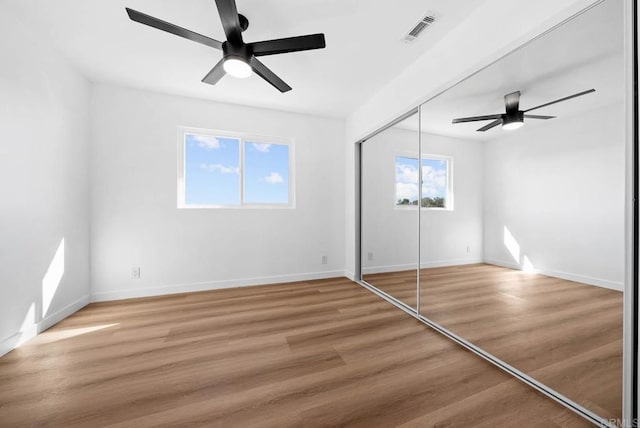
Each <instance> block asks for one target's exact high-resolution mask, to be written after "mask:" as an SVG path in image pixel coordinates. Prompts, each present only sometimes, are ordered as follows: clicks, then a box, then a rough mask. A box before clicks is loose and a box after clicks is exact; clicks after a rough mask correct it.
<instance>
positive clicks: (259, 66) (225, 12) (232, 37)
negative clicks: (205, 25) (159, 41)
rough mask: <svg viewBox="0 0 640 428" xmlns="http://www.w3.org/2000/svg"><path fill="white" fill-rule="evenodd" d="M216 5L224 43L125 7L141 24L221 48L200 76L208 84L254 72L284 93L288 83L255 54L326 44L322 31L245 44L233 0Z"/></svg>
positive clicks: (243, 22) (246, 23) (244, 26)
mask: <svg viewBox="0 0 640 428" xmlns="http://www.w3.org/2000/svg"><path fill="white" fill-rule="evenodd" d="M216 6H217V7H218V14H219V15H220V20H221V21H222V27H223V28H224V34H225V36H226V38H227V40H226V41H224V42H220V41H218V40H215V39H212V38H210V37H207V36H203V35H202V34H198V33H196V32H194V31H191V30H187V29H186V28H182V27H179V26H177V25H174V24H171V23H169V22H166V21H162V20H160V19H158V18H154V17H153V16H149V15H146V14H144V13H142V12H138V11H136V10H133V9H129V8H126V9H127V14H129V18H131V20H133V21H136V22H139V23H140V24H144V25H148V26H150V27H153V28H157V29H158V30H162V31H166V32H167V33H171V34H175V35H176V36H180V37H184V38H185V39H188V40H191V41H194V42H198V43H202V44H203V45H206V46H209V47H212V48H215V49H220V50H222V55H223V56H222V59H221V60H220V61H219V62H218V63H217V64H216V65H215V66H214V67H213V68H212V69H211V71H210V72H209V73H208V74H207V75H206V76H205V77H204V79H202V81H203V82H204V83H208V84H210V85H215V84H216V83H218V81H219V80H220V79H222V77H223V76H224V75H225V74H226V73H229V74H230V75H232V76H234V77H238V78H244V77H249V76H250V75H251V72H252V71H253V72H255V73H256V74H257V75H258V76H260V77H262V78H263V79H264V80H266V81H267V82H269V83H270V84H271V85H272V86H274V87H275V88H276V89H278V90H279V91H280V92H287V91H290V90H291V86H289V85H287V84H286V83H285V82H284V81H283V80H282V79H280V78H279V77H278V76H277V75H276V74H275V73H274V72H273V71H271V70H270V69H269V68H267V66H266V65H264V64H263V63H262V62H260V61H259V60H258V58H257V57H259V56H264V55H276V54H281V53H287V52H298V51H306V50H310V49H322V48H324V47H325V40H324V34H322V33H319V34H309V35H306V36H297V37H287V38H284V39H274V40H266V41H262V42H253V43H245V42H244V40H243V39H242V32H243V31H245V30H246V29H247V28H248V27H249V20H248V19H247V18H246V17H245V16H244V15H241V14H239V13H238V11H237V8H236V2H235V0H216Z"/></svg>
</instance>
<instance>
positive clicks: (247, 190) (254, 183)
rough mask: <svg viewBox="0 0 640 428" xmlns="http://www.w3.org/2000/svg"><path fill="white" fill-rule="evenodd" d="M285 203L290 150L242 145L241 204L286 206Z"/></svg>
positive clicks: (275, 145) (269, 146) (287, 196)
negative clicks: (242, 194) (243, 148)
mask: <svg viewBox="0 0 640 428" xmlns="http://www.w3.org/2000/svg"><path fill="white" fill-rule="evenodd" d="M288 199H289V146H285V145H282V144H262V143H252V142H247V143H245V151H244V202H245V203H247V204H286V203H288V202H289V200H288Z"/></svg>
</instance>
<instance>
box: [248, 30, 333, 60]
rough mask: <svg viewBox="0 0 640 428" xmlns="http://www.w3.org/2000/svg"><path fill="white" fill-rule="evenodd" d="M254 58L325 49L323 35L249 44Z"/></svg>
mask: <svg viewBox="0 0 640 428" xmlns="http://www.w3.org/2000/svg"><path fill="white" fill-rule="evenodd" d="M249 46H251V48H252V49H253V54H254V55H255V56H263V55H276V54H281V53H287V52H298V51H308V50H311V49H323V48H324V47H326V43H325V40H324V34H322V33H319V34H309V35H307V36H297V37H287V38H284V39H275V40H265V41H263V42H255V43H249Z"/></svg>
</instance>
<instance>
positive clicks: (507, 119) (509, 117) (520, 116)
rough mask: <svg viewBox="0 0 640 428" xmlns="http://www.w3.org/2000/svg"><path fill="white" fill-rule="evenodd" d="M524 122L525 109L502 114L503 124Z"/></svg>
mask: <svg viewBox="0 0 640 428" xmlns="http://www.w3.org/2000/svg"><path fill="white" fill-rule="evenodd" d="M517 122H520V123H522V122H524V112H523V111H520V110H518V111H512V112H509V113H506V114H503V115H502V125H508V124H510V123H517Z"/></svg>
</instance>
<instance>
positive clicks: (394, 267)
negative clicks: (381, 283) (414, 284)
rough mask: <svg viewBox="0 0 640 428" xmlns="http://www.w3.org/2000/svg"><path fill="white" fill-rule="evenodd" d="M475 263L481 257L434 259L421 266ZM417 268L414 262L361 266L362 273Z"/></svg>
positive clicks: (481, 261)
mask: <svg viewBox="0 0 640 428" xmlns="http://www.w3.org/2000/svg"><path fill="white" fill-rule="evenodd" d="M475 263H483V260H482V259H476V258H472V259H449V260H434V261H430V262H422V266H421V267H422V268H423V269H425V268H435V267H445V266H458V265H470V264H475ZM416 268H417V266H416V264H415V263H407V264H400V265H387V266H371V267H366V268H362V273H363V274H364V275H368V274H375V273H387V272H401V271H406V270H415V269H416Z"/></svg>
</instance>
